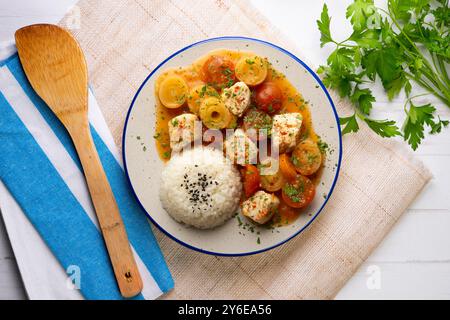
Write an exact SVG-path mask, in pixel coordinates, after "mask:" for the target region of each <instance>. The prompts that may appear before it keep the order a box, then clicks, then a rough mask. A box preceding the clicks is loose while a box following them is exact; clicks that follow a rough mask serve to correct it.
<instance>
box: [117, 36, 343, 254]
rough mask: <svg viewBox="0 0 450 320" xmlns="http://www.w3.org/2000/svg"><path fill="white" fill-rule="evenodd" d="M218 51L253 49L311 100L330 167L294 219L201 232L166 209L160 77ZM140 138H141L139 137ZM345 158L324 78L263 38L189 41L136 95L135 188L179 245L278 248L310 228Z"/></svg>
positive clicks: (130, 168) (235, 250)
mask: <svg viewBox="0 0 450 320" xmlns="http://www.w3.org/2000/svg"><path fill="white" fill-rule="evenodd" d="M217 49H229V50H236V51H251V52H254V53H255V54H257V55H259V56H264V57H267V58H268V59H269V61H270V62H271V63H272V65H273V67H274V68H275V69H276V70H279V71H281V72H282V73H283V74H284V75H285V76H286V77H287V79H288V80H289V81H290V83H291V84H292V85H293V86H294V87H295V88H296V89H297V90H298V91H299V92H300V93H301V94H302V96H303V98H304V99H305V100H307V101H308V102H309V106H310V111H311V115H312V121H313V126H314V130H315V132H316V133H317V134H318V135H319V136H320V137H321V139H322V140H323V141H325V142H326V143H327V144H328V148H327V150H328V151H327V154H326V157H325V163H324V169H323V171H322V173H321V177H320V182H319V183H318V184H317V186H316V188H317V189H316V196H315V198H314V200H313V201H312V202H311V204H310V205H309V206H308V207H307V208H306V209H304V210H303V211H302V213H301V214H300V215H299V217H298V218H297V219H296V220H295V221H294V222H292V223H290V224H288V225H286V226H281V227H276V228H267V227H259V226H254V225H253V224H251V223H249V222H247V221H248V220H246V218H244V217H242V216H241V214H239V215H237V216H236V217H235V218H232V219H230V220H228V221H227V222H226V223H225V224H224V225H222V226H220V227H217V228H214V229H210V230H199V229H196V228H193V227H189V226H186V225H184V224H180V223H179V222H177V221H175V220H174V219H172V218H171V217H170V216H169V214H168V213H167V212H166V211H165V210H164V208H163V207H162V205H161V202H160V199H159V181H160V176H161V172H162V171H163V169H164V166H165V163H164V162H163V161H162V160H161V158H160V156H159V154H158V151H157V149H156V146H155V141H154V137H153V136H154V133H155V123H156V121H155V120H156V119H155V105H156V99H158V98H157V97H155V89H154V88H155V80H156V79H157V78H158V76H159V75H160V74H161V73H163V72H164V71H165V70H167V69H171V68H178V67H183V66H187V65H190V64H192V63H193V62H195V61H196V60H198V58H199V57H202V56H204V55H206V54H207V53H209V52H211V51H213V50H217ZM137 137H139V139H137ZM341 158H342V141H341V132H340V126H339V118H338V116H337V113H336V109H335V107H334V104H333V101H332V100H331V97H330V95H329V93H328V92H327V90H326V88H325V86H324V85H323V83H322V82H321V81H320V79H319V77H318V76H317V75H316V74H315V73H314V71H312V70H311V68H310V67H308V66H307V65H306V64H305V63H304V62H303V61H302V60H300V59H299V58H298V57H296V56H295V55H293V54H292V53H290V52H288V51H287V50H285V49H283V48H281V47H279V46H277V45H275V44H272V43H269V42H266V41H262V40H258V39H253V38H246V37H220V38H212V39H207V40H203V41H200V42H197V43H194V44H192V45H189V46H187V47H185V48H183V49H181V50H179V51H177V52H175V53H174V54H172V55H171V56H169V57H168V58H167V59H166V60H164V61H163V62H161V63H160V64H159V65H158V66H157V67H156V68H155V69H154V70H153V71H152V72H151V73H150V74H149V75H148V76H147V78H146V79H145V80H144V82H143V83H142V85H141V86H140V87H139V89H138V91H137V93H136V95H135V96H134V98H133V101H132V103H131V106H130V108H129V110H128V114H127V117H126V121H125V127H124V133H123V160H124V166H125V171H126V174H127V177H128V179H129V182H130V185H131V188H132V191H133V192H134V194H135V196H136V199H137V201H138V202H139V204H140V205H141V207H142V209H143V210H144V211H145V212H146V214H147V215H148V217H149V219H150V220H151V221H152V222H153V224H154V225H156V226H157V227H158V228H159V229H160V230H161V231H162V232H164V233H165V234H166V235H167V236H169V237H170V238H172V239H173V240H175V241H177V242H178V243H180V244H182V245H184V246H186V247H188V248H190V249H193V250H196V251H200V252H203V253H207V254H212V255H222V256H242V255H250V254H256V253H260V252H264V251H267V250H270V249H273V248H275V247H277V246H280V245H282V244H284V243H286V242H287V241H289V240H291V239H292V238H294V237H295V236H297V235H298V234H300V233H301V232H302V231H304V230H305V229H306V228H308V227H309V226H310V225H311V224H312V223H313V221H314V220H315V219H316V218H317V216H318V215H319V214H320V213H321V212H322V211H323V208H324V207H325V205H326V204H327V202H328V200H329V199H330V196H331V194H332V192H333V190H334V187H335V185H336V181H337V178H338V175H339V169H340V164H341Z"/></svg>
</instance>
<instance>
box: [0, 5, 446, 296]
mask: <svg viewBox="0 0 450 320" xmlns="http://www.w3.org/2000/svg"><path fill="white" fill-rule="evenodd" d="M203 1H209V0H203ZM75 2H76V0H39V1H31V0H14V1H11V0H0V42H3V41H10V40H11V39H13V34H14V31H15V30H16V29H17V28H19V27H21V26H24V25H28V24H32V23H37V22H50V23H55V22H57V21H58V20H59V19H60V18H61V17H62V16H63V15H64V13H65V12H66V10H67V9H68V8H69V7H70V6H71V5H73V4H74V3H75ZM252 2H253V3H254V5H255V6H256V7H258V8H259V9H260V10H261V11H262V12H263V13H264V14H265V15H266V16H267V17H268V18H269V19H270V20H271V21H272V22H273V24H274V25H275V26H276V27H278V28H279V29H281V30H282V31H283V32H284V33H285V34H286V35H287V36H288V37H290V38H291V40H292V41H294V42H295V43H296V44H297V46H298V47H299V48H301V50H302V52H303V55H304V56H305V57H306V59H308V60H309V62H310V63H311V64H312V65H313V66H318V65H319V64H321V63H323V61H325V59H326V57H327V55H328V54H329V52H330V48H324V49H320V47H319V33H318V31H317V27H316V22H315V20H316V19H317V18H318V17H319V16H320V12H321V9H322V5H323V2H327V3H328V6H329V11H330V14H331V16H332V17H333V19H332V33H333V34H335V35H336V38H338V39H340V38H344V37H345V35H346V34H347V33H348V31H349V30H350V26H349V25H348V23H347V22H346V21H345V17H344V12H345V7H346V6H347V5H348V3H350V2H351V0H340V1H332V0H328V1H310V0H300V1H299V0H252ZM384 2H385V1H376V3H379V4H380V5H381V4H383V3H384ZM375 92H381V91H380V88H377V89H376V90H375ZM378 96H379V97H383V95H378ZM378 100H379V102H378V105H377V109H379V111H378V112H377V113H376V114H374V117H379V118H384V117H385V116H386V114H387V112H388V111H389V113H390V115H391V116H392V113H393V114H394V116H395V117H396V118H397V119H402V117H403V113H402V112H403V111H402V107H403V102H402V101H401V99H397V100H395V101H393V102H390V103H388V102H387V100H386V99H384V98H379V99H378ZM440 111H441V114H442V115H444V117H443V118H446V119H450V109H449V108H446V107H444V106H442V105H440ZM415 156H416V157H417V158H418V159H420V160H422V161H423V162H424V163H425V164H426V165H427V166H428V168H429V169H430V170H431V171H432V172H433V174H434V176H435V177H434V180H433V181H432V182H431V183H430V184H429V185H428V187H427V188H426V190H425V191H424V192H423V193H422V195H421V196H420V197H419V198H418V199H417V200H416V201H415V202H414V203H413V204H412V205H411V207H410V208H409V209H408V210H407V212H406V213H405V214H404V215H403V216H402V218H401V219H400V220H399V221H398V223H397V224H396V225H395V226H394V228H393V230H392V231H391V232H390V233H389V235H388V236H387V237H386V239H385V240H384V241H383V243H382V244H381V245H380V246H379V247H378V248H377V249H376V250H375V252H374V253H373V254H372V255H371V256H370V257H369V259H368V260H367V261H366V262H365V263H364V264H363V265H362V266H361V267H360V269H359V270H358V272H357V273H356V274H355V275H354V277H353V278H352V279H351V280H350V281H349V282H348V283H347V284H346V286H345V287H344V288H343V289H342V290H341V292H340V293H339V294H338V296H337V298H338V299H372V298H373V299H383V298H386V299H428V298H430V299H450V170H449V168H448V166H449V165H450V129H447V130H445V131H444V133H442V134H440V135H438V136H432V137H429V138H428V139H427V140H426V142H425V143H423V145H422V146H421V147H420V148H419V150H418V151H416V153H415ZM378 277H379V281H378V280H377V279H378ZM23 298H26V293H25V292H24V290H23V285H22V283H21V280H20V274H19V272H18V270H17V266H16V263H15V259H14V255H13V253H12V251H11V248H10V245H9V242H8V238H7V235H6V231H5V228H4V226H3V222H2V221H1V219H0V299H23Z"/></svg>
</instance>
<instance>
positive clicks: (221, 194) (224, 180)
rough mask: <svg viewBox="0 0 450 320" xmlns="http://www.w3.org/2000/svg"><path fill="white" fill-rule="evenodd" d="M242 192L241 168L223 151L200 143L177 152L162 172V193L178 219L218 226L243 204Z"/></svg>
mask: <svg viewBox="0 0 450 320" xmlns="http://www.w3.org/2000/svg"><path fill="white" fill-rule="evenodd" d="M241 193H242V183H241V177H240V174H239V172H238V170H237V169H236V168H235V167H234V166H233V164H231V163H230V162H229V161H227V160H226V159H225V157H224V156H223V154H222V152H221V151H218V150H213V149H211V148H203V147H197V148H193V149H191V150H185V151H184V152H183V153H181V154H174V155H172V158H171V159H170V161H169V162H168V164H167V165H166V167H165V168H164V170H163V172H162V174H161V184H160V192H159V196H160V199H161V203H162V206H163V207H164V209H165V210H166V211H167V212H168V213H169V215H170V216H172V218H173V219H175V220H176V221H178V222H182V223H185V224H186V225H189V226H194V227H197V228H200V229H209V228H214V227H217V226H219V225H222V224H223V223H225V221H227V220H228V219H230V218H231V217H232V216H233V215H234V214H235V213H236V211H237V210H238V208H239V200H240V198H241Z"/></svg>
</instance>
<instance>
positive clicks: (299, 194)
mask: <svg viewBox="0 0 450 320" xmlns="http://www.w3.org/2000/svg"><path fill="white" fill-rule="evenodd" d="M315 195H316V187H315V186H314V184H313V183H312V182H311V180H309V179H308V178H307V177H304V176H302V175H300V174H299V175H297V178H296V179H295V181H293V182H288V183H286V184H285V185H284V186H283V188H282V194H281V196H282V198H283V200H284V202H286V204H287V205H288V206H290V207H292V208H303V207H306V206H307V205H308V204H310V203H311V201H312V200H313V199H314V196H315Z"/></svg>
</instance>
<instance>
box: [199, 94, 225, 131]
mask: <svg viewBox="0 0 450 320" xmlns="http://www.w3.org/2000/svg"><path fill="white" fill-rule="evenodd" d="M200 119H202V122H203V123H204V124H205V126H207V127H208V128H209V129H223V128H225V127H227V126H228V124H229V123H230V121H231V119H232V116H231V112H230V111H229V110H228V109H227V107H225V104H224V103H223V102H222V100H220V99H219V98H217V97H208V98H206V99H204V100H203V101H202V104H201V106H200Z"/></svg>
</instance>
